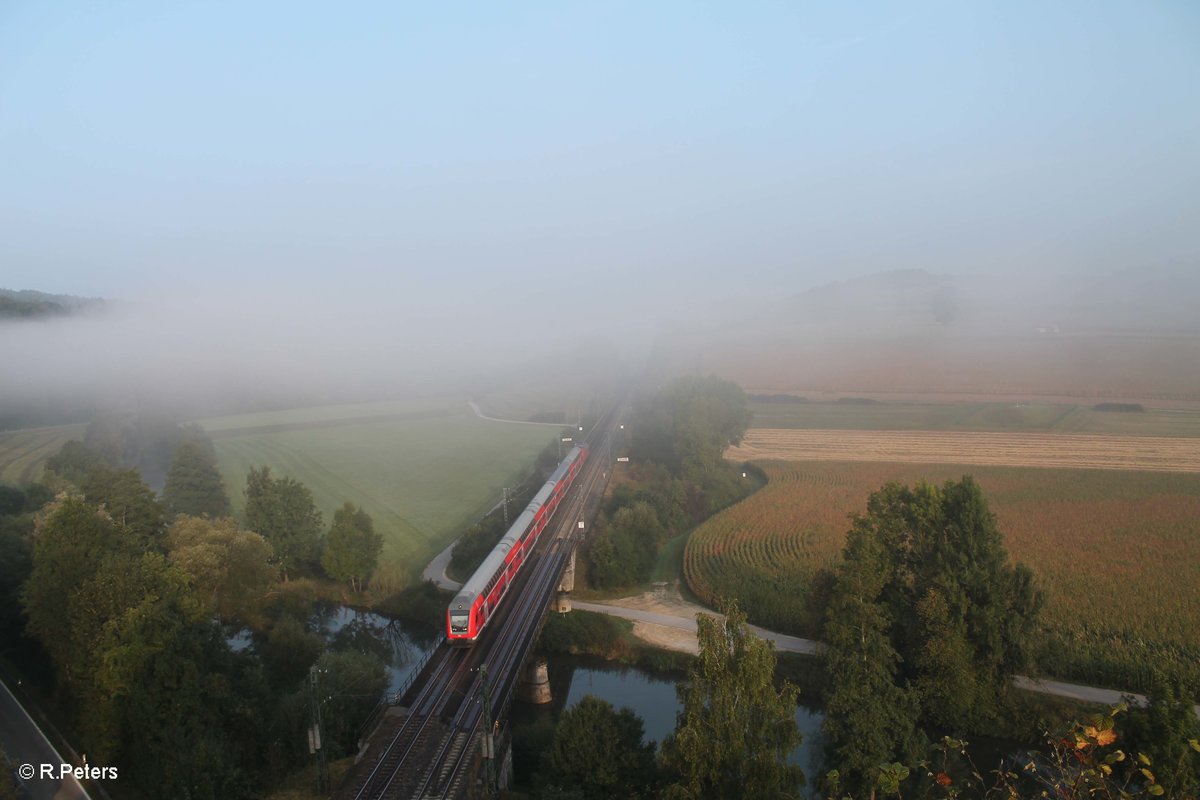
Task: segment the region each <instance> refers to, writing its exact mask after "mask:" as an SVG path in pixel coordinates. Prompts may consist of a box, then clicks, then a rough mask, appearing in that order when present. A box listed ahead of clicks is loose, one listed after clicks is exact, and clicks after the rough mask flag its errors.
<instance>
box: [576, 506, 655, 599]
mask: <svg viewBox="0 0 1200 800" xmlns="http://www.w3.org/2000/svg"><path fill="white" fill-rule="evenodd" d="M662 537H663V526H662V523H661V522H659V520H658V515H657V514H656V513H655V510H654V508H653V507H652V506H651V505H650V504H649V503H647V502H645V501H642V500H639V501H637V502H635V503H634V504H633V505H630V506H626V507H624V508H621V509H620V510H618V511H617V513H616V514H615V515H614V516H613V518H612V520H610V521H609V522H608V523H607V524H606V525H604V526H603V528H602V530H601V531H600V532H599V533H598V534H597V536H596V538H595V539H594V540H593V542H592V543H591V545H590V546H589V547H588V577H589V579H590V580H591V582H592V585H593V586H596V587H599V588H607V587H613V586H629V585H631V584H634V583H641V582H643V581H646V580H648V579H649V577H650V572H651V570H652V569H653V568H654V561H655V556H656V555H657V553H658V545H659V542H660V540H661V539H662Z"/></svg>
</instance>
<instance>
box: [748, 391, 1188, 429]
mask: <svg viewBox="0 0 1200 800" xmlns="http://www.w3.org/2000/svg"><path fill="white" fill-rule="evenodd" d="M750 409H751V410H752V411H753V412H754V419H753V422H752V423H751V424H752V425H753V426H754V427H756V428H812V429H820V430H896V431H996V432H1001V431H1004V432H1024V433H1104V434H1119V435H1126V436H1172V437H1174V436H1192V437H1200V409H1196V408H1178V409H1167V408H1150V407H1148V408H1146V410H1145V411H1143V412H1138V413H1123V412H1113V411H1096V410H1095V409H1093V408H1092V407H1091V406H1090V405H1088V406H1082V405H1071V404H1066V403H997V402H956V403H949V402H940V403H916V402H878V401H875V402H852V401H851V400H850V399H847V400H843V401H842V402H837V401H836V400H834V401H825V402H798V403H751V404H750Z"/></svg>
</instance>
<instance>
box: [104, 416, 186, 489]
mask: <svg viewBox="0 0 1200 800" xmlns="http://www.w3.org/2000/svg"><path fill="white" fill-rule="evenodd" d="M197 436H203V432H202V431H200V430H199V429H198V428H195V427H192V428H190V429H189V428H181V427H180V426H179V425H178V424H177V423H176V421H175V420H174V419H172V418H171V417H170V416H168V415H167V414H164V413H161V412H151V411H140V412H121V413H105V414H99V415H97V416H96V417H95V419H93V420H92V421H91V422H90V423H89V424H88V427H87V431H86V432H85V433H84V437H83V441H84V443H85V444H86V445H87V446H88V447H90V448H92V449H93V450H95V451H96V452H98V453H99V454H100V455H101V457H102V458H103V459H104V461H105V463H107V464H109V465H111V466H113V467H115V468H117V469H136V470H138V472H139V473H140V474H141V475H142V476H143V477H144V478H145V480H146V482H147V483H148V484H149V485H150V486H151V487H153V488H155V489H161V488H162V485H163V480H164V478H165V477H166V474H167V469H168V468H169V467H170V465H171V454H172V453H174V452H175V448H176V446H178V445H179V443H180V442H181V441H183V440H184V439H187V438H195V437H197Z"/></svg>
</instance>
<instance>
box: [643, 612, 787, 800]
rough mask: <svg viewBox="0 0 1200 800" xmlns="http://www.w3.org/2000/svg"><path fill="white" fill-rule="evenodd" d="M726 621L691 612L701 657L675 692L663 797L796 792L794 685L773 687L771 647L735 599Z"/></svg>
mask: <svg viewBox="0 0 1200 800" xmlns="http://www.w3.org/2000/svg"><path fill="white" fill-rule="evenodd" d="M725 615H726V616H725V620H724V621H719V620H717V619H715V618H713V617H710V616H708V615H706V614H700V615H697V617H696V621H697V624H698V634H699V641H700V655H699V657H698V659H697V661H696V665H695V666H694V667H693V668H692V670H691V672H690V673H689V675H688V680H687V681H685V682H684V683H681V684H680V685H679V686H678V688H677V691H678V693H679V699H680V701H681V702H682V704H683V711H681V712H680V714H679V718H678V723H677V725H676V728H675V733H674V735H673V736H671V737H669V738H668V739H667V741H666V742H664V744H663V761H664V764H665V765H666V767H667V769H669V770H671V771H672V772H674V773H675V775H676V776H677V777H676V779H675V780H674V782H673V783H671V784H670V785H669V786H668V787H667V789H666V792H665V796H666V797H668V798H676V799H677V800H682V799H683V798H686V799H687V800H701V798H705V799H707V798H711V799H712V800H721V798H728V797H754V798H762V799H763V800H771V799H773V798H791V797H799V794H800V786H801V785H802V784H803V783H804V773H803V771H802V770H801V769H800V767H798V766H795V765H793V764H789V763H788V756H790V755H791V753H792V752H793V751H794V750H795V749H796V748H797V747H799V746H800V740H801V736H800V730H799V728H798V727H797V725H796V700H797V697H798V696H799V689H797V688H796V687H795V686H793V685H791V684H790V683H788V682H784V684H783V686H782V688H780V689H776V688H775V683H774V678H775V650H774V647H773V645H772V644H771V643H770V642H768V641H766V640H764V639H760V638H758V637H757V636H756V635H754V633H752V632H751V631H750V629H749V628H748V627H747V626H746V616H745V614H743V613H742V612H741V611H740V610H739V609H738V608H737V605H736V604H733V605H730V606H729V607H728V608H727V609H726V610H725Z"/></svg>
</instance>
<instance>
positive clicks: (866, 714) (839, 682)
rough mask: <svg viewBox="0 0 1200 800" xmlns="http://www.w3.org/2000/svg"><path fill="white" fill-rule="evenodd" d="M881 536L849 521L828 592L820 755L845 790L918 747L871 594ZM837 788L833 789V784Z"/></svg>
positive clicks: (881, 559)
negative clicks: (826, 686)
mask: <svg viewBox="0 0 1200 800" xmlns="http://www.w3.org/2000/svg"><path fill="white" fill-rule="evenodd" d="M885 548H886V545H885V543H884V541H883V540H882V539H881V538H880V537H877V536H873V535H871V532H869V531H866V530H864V529H862V528H861V527H856V528H855V529H854V530H851V532H850V535H849V537H848V538H847V542H846V551H845V562H844V565H843V567H842V568H841V570H840V571H839V573H838V576H837V581H836V583H835V585H834V589H833V593H832V597H831V599H830V604H829V611H828V618H829V620H828V623H827V625H826V628H825V642H826V644H827V649H826V651H825V659H826V673H827V674H828V675H829V676H830V678H831V682H832V687H831V690H830V692H829V694H828V696H827V697H826V702H825V722H824V723H823V724H822V728H823V730H824V731H825V735H826V761H827V763H829V764H832V765H834V766H835V767H836V774H837V778H838V781H837V782H838V783H839V786H840V788H841V789H845V790H846V791H847V792H848V793H849V794H850V795H851V796H854V797H860V796H866V795H867V794H869V793H870V790H871V788H872V787H874V785H875V783H876V781H877V779H878V778H879V775H880V769H881V767H882V766H883V765H884V764H887V763H889V762H892V761H895V760H896V759H900V760H902V761H903V762H905V763H912V761H913V760H914V756H915V753H916V751H918V750H919V744H918V743H919V739H918V738H917V732H916V727H915V725H916V718H917V703H916V698H915V697H914V696H913V694H912V692H911V691H909V690H907V689H905V688H904V687H901V686H898V685H897V684H896V675H897V673H898V670H899V664H900V654H899V653H897V652H896V649H895V647H894V646H893V644H892V641H891V638H890V635H889V633H890V629H891V618H890V615H889V613H888V610H887V608H886V606H884V605H883V604H882V603H881V602H880V600H879V598H880V596H881V594H882V593H883V590H884V587H885V586H886V585H887V584H888V582H889V581H890V580H891V577H892V572H893V564H892V560H891V557H890V554H889V553H888V552H887V551H886V549H885ZM839 793H840V792H839Z"/></svg>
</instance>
